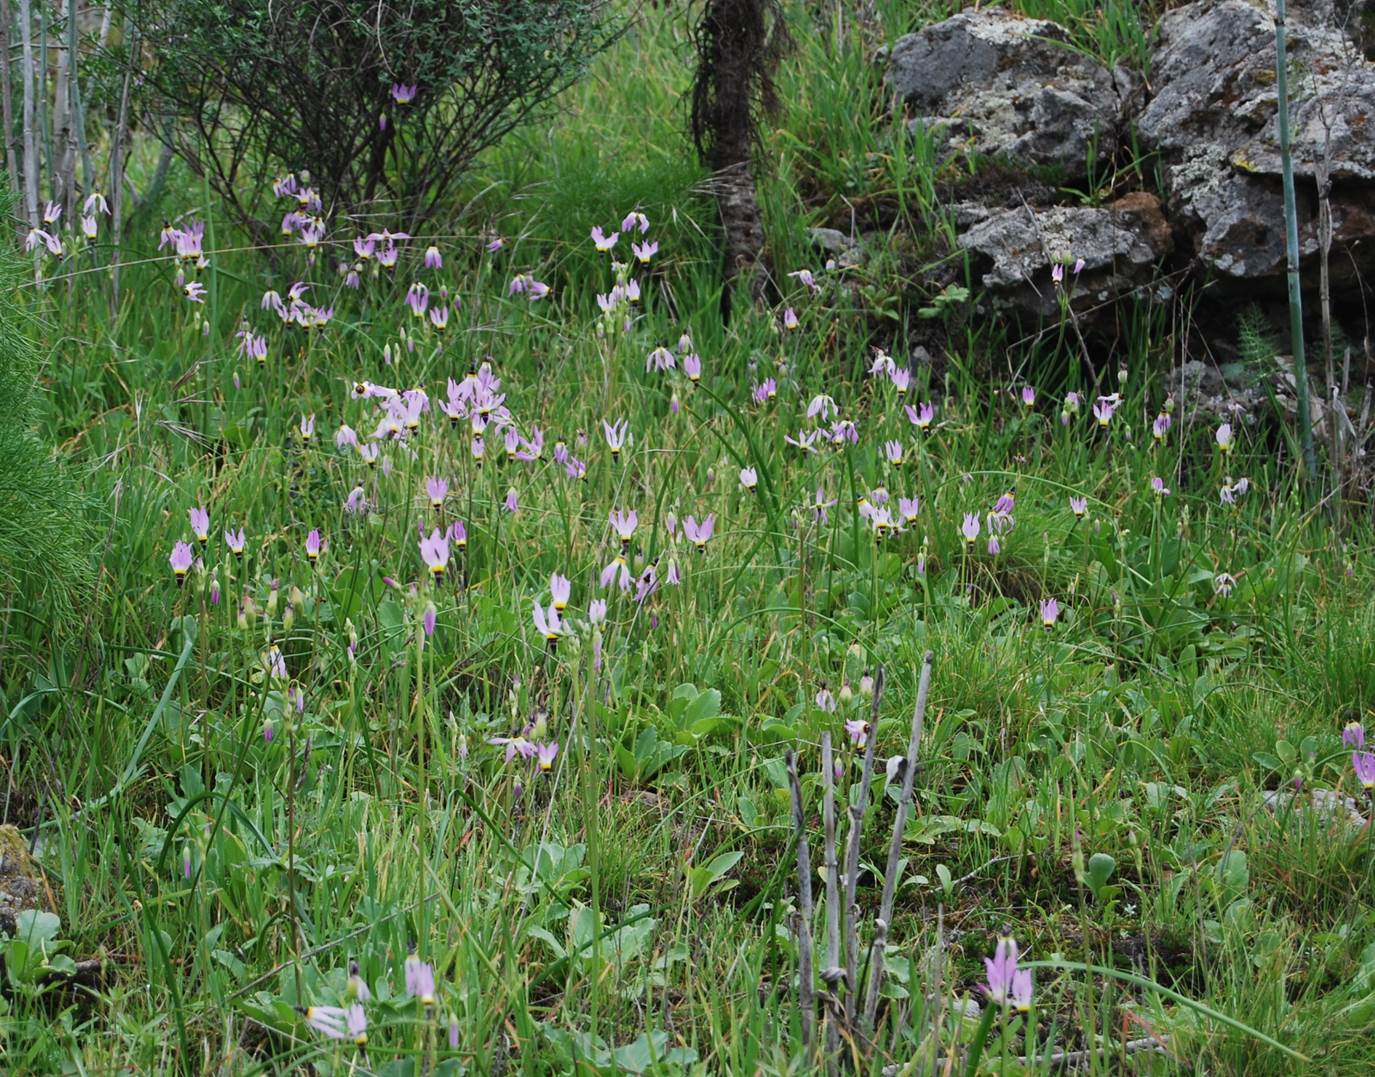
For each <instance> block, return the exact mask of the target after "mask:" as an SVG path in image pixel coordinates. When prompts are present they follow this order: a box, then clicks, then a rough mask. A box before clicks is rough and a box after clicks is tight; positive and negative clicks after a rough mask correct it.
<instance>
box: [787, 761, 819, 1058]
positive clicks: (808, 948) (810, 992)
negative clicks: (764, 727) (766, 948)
mask: <svg viewBox="0 0 1375 1077" xmlns="http://www.w3.org/2000/svg"><path fill="white" fill-rule="evenodd" d="M785 758H786V760H787V764H788V784H789V785H790V786H791V787H792V794H793V827H794V828H795V829H796V830H797V906H798V909H797V915H798V925H797V978H798V986H797V995H798V1004H799V1005H800V1006H801V1008H802V1046H803V1048H804V1049H805V1050H810V1048H811V1045H812V1025H813V1022H814V1021H815V1018H816V1014H815V1012H814V1007H815V998H814V994H815V985H814V984H813V983H812V863H811V857H810V856H809V855H808V852H807V819H806V816H804V815H803V813H802V783H801V781H799V780H798V777H797V756H795V755H794V754H793V751H792V749H791V748H789V749H788V751H787V754H786V757H785Z"/></svg>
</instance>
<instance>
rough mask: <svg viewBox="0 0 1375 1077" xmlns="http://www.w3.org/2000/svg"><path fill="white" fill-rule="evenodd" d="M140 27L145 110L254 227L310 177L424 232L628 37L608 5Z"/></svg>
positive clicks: (140, 6)
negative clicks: (488, 156) (511, 135)
mask: <svg viewBox="0 0 1375 1077" xmlns="http://www.w3.org/2000/svg"><path fill="white" fill-rule="evenodd" d="M130 14H131V17H132V18H133V20H134V22H135V25H136V26H137V28H138V31H139V32H138V35H137V39H136V40H138V41H140V42H141V44H139V45H137V46H136V47H137V48H139V49H141V50H142V53H141V56H140V57H139V60H138V62H139V65H140V66H141V67H142V68H143V70H142V78H141V84H142V93H143V95H144V100H143V106H144V108H145V109H146V110H147V112H148V114H150V115H154V116H157V117H160V118H165V119H170V120H172V121H173V122H171V123H168V124H164V123H161V122H159V123H157V124H156V125H155V127H156V129H158V130H159V131H161V132H164V133H165V136H166V137H170V138H171V140H172V145H173V148H174V149H175V150H176V151H177V152H178V153H179V154H180V155H181V156H182V157H183V158H185V160H186V161H187V162H188V163H189V164H190V165H191V166H192V168H193V169H194V170H195V171H196V172H197V174H200V175H204V176H206V177H207V178H208V180H209V182H210V184H211V185H212V186H213V187H214V189H215V190H216V191H217V193H219V194H220V195H221V196H223V197H224V199H225V200H226V201H227V202H228V203H229V205H230V206H231V207H232V208H233V209H234V211H235V212H236V213H237V214H238V216H239V217H240V218H241V219H242V220H243V221H244V222H245V223H248V222H251V221H253V220H254V219H255V218H256V216H257V214H256V212H255V211H256V209H257V207H258V204H259V201H260V200H261V198H262V197H263V194H264V192H265V190H267V189H268V188H269V187H270V179H271V174H272V173H273V172H274V171H285V170H294V171H297V172H306V173H308V175H309V183H310V185H311V186H312V187H313V188H314V189H315V190H316V191H317V192H318V193H319V194H320V196H321V198H322V200H323V202H324V208H325V210H326V211H327V212H332V213H337V212H341V211H342V212H345V213H351V214H374V215H382V214H385V215H387V216H388V218H389V220H392V221H394V220H397V219H399V220H401V221H402V222H405V223H412V222H414V221H415V220H417V219H419V218H421V217H423V216H425V215H426V214H428V213H429V212H430V211H431V210H432V209H434V208H435V206H436V205H437V204H438V203H439V202H440V201H441V200H442V199H443V198H444V197H445V195H446V194H447V193H448V192H449V191H450V189H451V188H452V186H453V184H454V181H455V180H456V179H457V178H458V177H459V176H461V175H462V173H463V170H464V168H465V167H466V166H467V165H468V164H469V162H470V161H472V159H473V158H474V156H476V154H478V153H479V152H481V151H482V150H483V149H485V148H486V147H488V146H490V145H492V144H493V143H494V142H495V141H496V140H497V139H499V138H500V137H501V136H502V135H503V134H505V133H506V132H507V131H509V130H510V129H511V128H512V127H514V126H515V125H516V124H518V123H520V122H521V121H522V120H524V119H526V118H527V117H528V116H529V115H530V114H531V113H532V111H534V110H536V109H537V108H539V107H540V106H542V105H544V104H546V103H547V102H548V101H549V100H550V99H551V98H552V97H553V96H554V95H555V94H557V93H558V92H559V91H560V90H561V89H563V88H564V87H566V86H567V85H569V84H570V83H571V82H573V81H574V80H575V79H576V78H577V77H578V76H579V75H580V74H581V73H582V71H583V69H584V68H585V67H586V65H587V63H588V61H589V60H590V59H591V58H592V57H593V56H594V55H595V54H596V53H597V52H599V51H600V50H601V49H603V48H605V47H606V46H607V45H608V44H609V43H610V42H611V41H612V40H613V39H614V38H615V36H616V33H617V32H618V25H619V23H618V21H617V20H614V19H612V18H610V17H609V15H608V3H607V0H407V2H406V3H389V2H386V0H300V2H297V3H288V4H283V3H272V2H270V0H134V2H133V3H132V5H131V11H130ZM402 88H406V89H407V90H409V89H410V88H413V89H414V96H413V97H412V98H411V99H410V100H409V101H399V100H398V97H400V98H404V97H406V96H407V93H406V92H402ZM394 91H395V92H394Z"/></svg>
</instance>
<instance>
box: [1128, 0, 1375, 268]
mask: <svg viewBox="0 0 1375 1077" xmlns="http://www.w3.org/2000/svg"><path fill="white" fill-rule="evenodd" d="M1337 6H1339V5H1337V4H1336V3H1335V2H1329V3H1326V4H1324V3H1316V2H1315V3H1313V4H1310V5H1307V9H1308V10H1307V11H1306V12H1305V11H1303V10H1301V11H1300V12H1298V13H1296V14H1295V15H1292V16H1291V18H1290V25H1289V51H1290V70H1291V72H1292V74H1291V83H1292V98H1293V103H1292V107H1291V115H1292V118H1293V151H1294V169H1295V175H1296V177H1297V179H1298V187H1299V193H1300V232H1301V236H1300V245H1301V248H1302V254H1303V255H1305V256H1312V255H1314V254H1316V253H1317V250H1318V239H1317V231H1316V203H1317V199H1316V177H1317V175H1318V174H1319V173H1320V171H1321V169H1322V167H1323V165H1324V162H1326V167H1327V170H1328V174H1329V176H1330V179H1331V181H1332V183H1333V187H1332V195H1331V202H1332V214H1333V239H1334V247H1333V257H1332V262H1331V264H1332V267H1333V269H1334V280H1333V285H1334V289H1335V290H1336V291H1338V293H1340V292H1342V291H1343V290H1351V289H1354V288H1355V287H1357V286H1358V280H1359V277H1360V276H1361V275H1362V274H1366V275H1368V274H1369V272H1370V271H1372V270H1375V250H1372V249H1371V248H1375V244H1372V243H1371V242H1370V241H1371V240H1372V239H1375V214H1373V213H1372V211H1371V209H1370V208H1369V207H1370V204H1371V193H1372V190H1373V189H1375V64H1372V63H1370V62H1369V61H1367V60H1366V59H1365V58H1364V56H1362V55H1361V53H1360V52H1359V51H1358V49H1357V48H1356V47H1355V45H1354V44H1353V42H1352V39H1351V38H1350V37H1348V35H1347V33H1346V32H1345V30H1344V29H1342V28H1341V27H1340V26H1338V25H1334V24H1333V23H1331V22H1330V21H1307V19H1306V18H1305V17H1304V16H1305V14H1306V15H1307V16H1309V17H1311V18H1313V19H1315V20H1316V19H1319V18H1330V17H1331V16H1330V12H1331V10H1333V9H1334V8H1335V7H1337ZM1348 6H1349V5H1348ZM1325 13H1327V14H1325ZM1274 41H1275V35H1274V22H1273V19H1272V16H1271V14H1270V13H1269V12H1268V11H1265V10H1261V9H1259V8H1256V7H1253V6H1251V5H1250V4H1248V3H1245V2H1243V0H1199V2H1197V3H1193V4H1189V5H1187V6H1185V7H1181V8H1175V9H1174V10H1172V11H1170V12H1168V13H1167V14H1166V15H1165V16H1164V17H1163V18H1162V19H1161V21H1160V35H1159V40H1158V43H1157V47H1156V50H1155V53H1154V56H1153V60H1152V66H1151V81H1152V89H1153V91H1154V96H1153V98H1152V99H1151V101H1150V103H1149V104H1148V105H1147V106H1146V107H1145V109H1144V110H1143V111H1142V112H1141V114H1140V116H1139V117H1138V119H1137V132H1138V134H1139V135H1140V137H1141V142H1142V144H1143V146H1144V147H1145V148H1146V149H1149V150H1154V151H1157V152H1159V153H1160V154H1161V155H1162V157H1163V158H1164V159H1165V162H1166V169H1165V182H1166V188H1167V193H1168V205H1169V209H1170V214H1171V217H1172V219H1174V220H1175V221H1176V222H1177V223H1178V224H1180V225H1182V226H1183V228H1184V230H1185V231H1187V232H1188V233H1189V234H1190V236H1191V237H1192V238H1193V243H1194V248H1195V251H1196V253H1197V254H1198V256H1199V259H1200V260H1201V261H1202V263H1203V264H1204V265H1205V266H1207V267H1208V268H1209V269H1211V270H1213V271H1214V273H1215V274H1217V276H1218V277H1219V278H1221V279H1222V281H1224V282H1226V281H1229V280H1230V281H1235V282H1246V283H1248V284H1253V283H1255V282H1269V283H1270V284H1272V285H1275V286H1278V285H1279V284H1280V283H1281V278H1282V277H1283V274H1284V270H1285V253H1284V231H1283V228H1284V224H1283V220H1284V218H1283V201H1282V192H1281V186H1280V157H1279V140H1278V109H1277V98H1276V92H1275V71H1274Z"/></svg>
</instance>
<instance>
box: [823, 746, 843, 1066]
mask: <svg viewBox="0 0 1375 1077" xmlns="http://www.w3.org/2000/svg"><path fill="white" fill-rule="evenodd" d="M821 789H822V801H821V805H822V806H821V818H822V825H823V826H824V827H825V833H826V842H825V845H824V846H823V847H822V862H823V863H824V864H825V866H826V964H825V965H824V966H823V967H822V973H821V975H822V979H823V980H825V981H826V983H827V984H828V985H829V986H831V988H832V990H834V988H835V980H836V976H835V974H836V972H837V971H838V970H839V967H840V885H839V880H838V879H837V878H836V867H837V865H836V798H835V769H834V759H833V757H832V754H831V734H830V732H829V731H827V732H825V733H822V734H821ZM826 1014H827V1018H828V1019H827V1021H826V1067H827V1069H828V1070H829V1069H831V1067H833V1066H834V1065H835V1058H836V1054H837V1053H838V1052H839V1050H840V1029H839V1028H838V1027H837V1026H836V1022H835V1021H834V1020H833V1019H831V1017H832V1010H831V1007H830V1006H829V1005H828V1006H827V1007H826Z"/></svg>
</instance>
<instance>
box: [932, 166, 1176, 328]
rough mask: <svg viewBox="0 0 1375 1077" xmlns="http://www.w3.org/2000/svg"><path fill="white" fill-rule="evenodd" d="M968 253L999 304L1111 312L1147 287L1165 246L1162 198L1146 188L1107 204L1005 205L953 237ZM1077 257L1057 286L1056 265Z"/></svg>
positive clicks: (1045, 313)
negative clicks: (1079, 266)
mask: <svg viewBox="0 0 1375 1077" xmlns="http://www.w3.org/2000/svg"><path fill="white" fill-rule="evenodd" d="M957 243H958V245H959V246H960V247H961V248H962V249H964V250H966V251H968V252H969V254H970V256H971V261H972V263H973V266H974V269H975V272H976V273H977V274H979V280H980V283H981V284H982V285H983V293H984V295H985V297H986V299H987V300H988V301H989V302H990V303H991V305H992V306H993V307H995V308H997V309H1011V310H1015V311H1018V312H1021V313H1025V314H1031V315H1038V316H1041V317H1047V318H1050V317H1055V316H1057V315H1058V314H1059V312H1060V304H1061V301H1062V297H1064V296H1068V298H1069V302H1070V303H1071V305H1072V307H1073V309H1074V310H1075V311H1076V313H1080V314H1083V315H1085V316H1090V315H1092V314H1093V313H1094V312H1096V311H1106V312H1108V313H1111V305H1112V303H1113V301H1114V300H1117V299H1120V298H1122V297H1124V296H1126V295H1127V294H1128V293H1133V292H1134V293H1137V294H1139V295H1141V296H1142V297H1143V298H1145V297H1148V296H1149V295H1150V294H1151V292H1152V291H1153V287H1154V284H1155V277H1156V267H1157V266H1158V264H1159V262H1160V260H1161V259H1162V258H1164V257H1165V256H1166V255H1167V254H1168V253H1169V251H1170V245H1171V236H1170V229H1169V226H1168V225H1167V224H1166V222H1165V218H1164V216H1163V215H1162V214H1161V210H1160V202H1159V201H1158V200H1157V199H1156V198H1155V197H1154V196H1153V195H1149V194H1145V193H1140V192H1138V193H1136V194H1133V195H1128V196H1126V197H1124V198H1122V199H1119V200H1118V201H1117V202H1114V203H1112V204H1111V205H1108V206H1055V207H1052V208H1049V209H1032V208H1030V207H1025V206H1024V207H1021V208H1019V209H1010V210H1003V211H1000V212H996V213H992V214H989V215H988V216H986V217H984V219H983V220H981V221H978V222H977V223H975V224H973V225H972V226H971V227H970V228H969V229H968V230H967V231H965V232H964V233H962V234H961V235H960V236H959V237H958V239H957ZM1080 258H1082V259H1083V260H1084V265H1083V270H1082V272H1081V273H1079V274H1078V275H1077V276H1076V275H1075V274H1074V273H1073V271H1072V269H1069V268H1067V269H1066V274H1065V281H1064V283H1063V284H1062V285H1057V284H1056V282H1055V281H1054V280H1053V278H1052V276H1051V274H1052V270H1053V267H1054V266H1055V265H1056V264H1057V263H1061V264H1063V263H1073V262H1074V261H1075V260H1077V259H1080Z"/></svg>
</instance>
